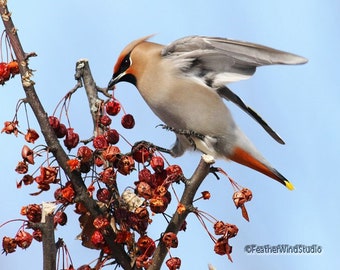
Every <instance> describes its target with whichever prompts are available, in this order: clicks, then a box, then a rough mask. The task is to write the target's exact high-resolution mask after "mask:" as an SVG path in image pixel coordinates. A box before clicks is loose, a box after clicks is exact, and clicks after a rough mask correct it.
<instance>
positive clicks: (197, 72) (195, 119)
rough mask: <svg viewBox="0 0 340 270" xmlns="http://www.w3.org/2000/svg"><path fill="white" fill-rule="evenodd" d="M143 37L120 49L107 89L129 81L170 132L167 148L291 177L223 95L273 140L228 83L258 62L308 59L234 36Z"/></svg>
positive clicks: (245, 76) (268, 129)
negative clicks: (157, 39) (165, 40)
mask: <svg viewBox="0 0 340 270" xmlns="http://www.w3.org/2000/svg"><path fill="white" fill-rule="evenodd" d="M152 36H153V35H149V36H145V37H142V38H139V39H137V40H134V41H132V42H131V43H130V44H128V45H127V46H126V47H125V48H124V49H123V50H122V52H121V53H120V55H119V57H118V59H117V61H116V64H115V65H114V69H113V76H112V78H111V80H110V81H109V83H108V89H112V90H114V89H115V85H116V84H117V83H119V82H123V81H124V82H129V83H131V84H133V85H134V86H135V87H136V88H137V90H138V91H139V93H140V94H141V96H142V97H143V99H144V100H145V102H146V103H147V105H148V106H149V107H150V108H151V110H152V111H153V112H154V113H155V114H156V115H157V116H158V117H159V118H160V120H161V121H162V122H163V123H164V124H162V125H163V128H165V129H168V130H171V131H174V132H175V134H176V141H175V143H174V145H173V146H172V148H171V149H169V153H170V154H171V155H172V156H174V157H178V156H181V155H183V153H184V152H185V151H187V150H199V151H201V152H202V153H204V154H207V155H210V156H212V157H213V158H214V159H225V160H231V161H234V162H236V163H239V164H241V165H244V166H247V167H249V168H251V169H253V170H256V171H258V172H260V173H262V174H264V175H267V176H268V177H270V178H272V179H274V180H276V181H278V182H280V183H281V184H283V185H284V186H286V187H287V188H288V189H289V190H293V189H294V186H293V184H292V183H291V182H290V181H289V180H287V179H286V178H285V177H284V176H283V175H282V174H280V173H279V172H278V171H277V170H276V169H275V168H274V167H273V166H272V165H271V164H270V163H269V162H268V161H267V160H266V159H265V158H264V157H263V155H262V154H261V153H260V152H259V150H257V148H256V147H255V146H254V144H253V143H252V142H251V141H250V140H249V138H248V137H247V136H246V135H245V133H244V132H243V131H242V130H241V129H240V127H239V126H238V125H237V124H236V123H235V120H234V119H233V117H232V115H231V112H230V110H229V109H228V107H227V105H226V102H224V100H226V101H230V102H232V103H234V104H236V105H237V106H238V107H240V108H241V109H242V110H243V111H245V112H246V113H247V114H248V115H249V116H251V117H252V118H253V119H254V120H255V121H256V122H257V123H258V124H260V125H261V126H262V127H263V128H264V130H265V131H266V132H267V133H268V134H269V135H270V136H271V137H272V138H273V139H275V140H276V141H277V142H278V143H280V144H284V141H283V140H282V138H281V137H280V136H279V135H278V134H277V133H276V132H275V131H274V130H273V129H272V128H271V127H270V126H269V125H268V124H267V123H266V122H265V121H264V120H263V119H262V118H261V116H260V115H258V114H257V113H256V112H255V111H254V110H253V109H252V108H250V107H249V106H247V105H246V104H245V103H244V102H243V100H242V99H241V98H240V97H239V96H237V95H236V94H235V93H234V92H233V91H232V90H230V88H228V87H227V84H229V83H231V82H236V81H240V80H245V79H248V78H250V77H251V76H252V75H253V74H254V73H255V71H256V68H257V67H260V66H266V65H275V64H281V65H297V64H304V63H306V62H307V61H308V60H307V59H306V58H304V57H301V56H298V55H296V54H292V53H288V52H284V51H281V50H276V49H273V48H270V47H267V46H263V45H259V44H255V43H250V42H244V41H238V40H234V39H227V38H220V37H208V36H197V35H195V36H187V37H183V38H180V39H178V40H175V41H173V42H171V43H170V44H168V45H162V44H158V43H155V42H151V41H149V39H150V38H151V37H152Z"/></svg>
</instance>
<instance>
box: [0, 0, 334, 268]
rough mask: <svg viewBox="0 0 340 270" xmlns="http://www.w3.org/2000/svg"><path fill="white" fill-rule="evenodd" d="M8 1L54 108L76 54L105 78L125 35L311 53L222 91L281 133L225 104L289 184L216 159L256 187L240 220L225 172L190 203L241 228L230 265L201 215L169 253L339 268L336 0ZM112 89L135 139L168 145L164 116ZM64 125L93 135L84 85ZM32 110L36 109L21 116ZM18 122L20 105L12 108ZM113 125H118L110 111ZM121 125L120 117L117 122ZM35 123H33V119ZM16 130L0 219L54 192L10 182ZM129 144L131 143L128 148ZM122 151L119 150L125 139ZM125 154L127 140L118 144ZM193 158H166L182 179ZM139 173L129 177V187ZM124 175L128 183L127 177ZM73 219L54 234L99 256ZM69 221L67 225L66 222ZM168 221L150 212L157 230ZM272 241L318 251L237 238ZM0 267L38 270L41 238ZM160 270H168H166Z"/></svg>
mask: <svg viewBox="0 0 340 270" xmlns="http://www.w3.org/2000/svg"><path fill="white" fill-rule="evenodd" d="M48 2H49V1H41V0H40V1H39V0H36V1H29V2H25V1H24V2H22V3H19V2H17V1H8V5H9V8H10V10H11V11H12V13H13V20H14V23H15V25H16V27H17V28H18V29H19V36H20V38H21V41H22V45H23V47H24V49H25V50H26V51H27V52H30V51H35V52H36V53H37V54H38V57H36V58H32V59H31V60H30V67H31V68H32V69H35V70H36V72H35V74H34V80H35V82H36V89H37V91H38V93H39V95H40V97H41V101H42V103H43V104H44V106H45V107H46V108H47V110H48V111H49V112H50V113H51V112H52V111H53V109H54V107H55V105H56V102H57V101H58V100H60V99H61V98H62V96H63V95H64V94H65V93H66V92H67V91H68V90H69V89H71V88H72V87H73V85H74V84H75V81H74V79H73V76H74V67H75V62H76V61H77V60H78V59H80V58H87V59H89V61H90V65H91V69H92V73H93V76H94V78H95V80H96V82H97V84H98V85H100V86H106V85H107V83H108V81H109V79H110V78H111V76H112V68H113V65H114V63H115V61H116V58H117V56H118V55H119V53H120V51H121V49H122V48H123V47H124V46H125V45H126V44H127V43H129V42H130V41H131V40H133V39H136V38H139V37H141V36H145V35H148V34H152V33H156V34H157V35H156V36H155V37H153V38H152V40H153V41H155V42H159V43H163V44H167V43H170V42H171V41H173V40H175V39H177V38H180V37H183V36H187V35H193V34H198V35H208V36H220V37H228V38H234V39H239V40H245V41H251V42H255V43H260V44H263V45H267V46H271V47H274V48H277V49H281V50H285V51H289V52H293V53H296V54H300V55H302V56H304V57H306V58H308V59H309V63H308V64H306V65H302V66H272V67H263V68H260V69H258V70H257V72H256V74H255V76H254V77H252V78H251V79H249V80H247V81H243V82H238V83H233V84H231V85H230V87H231V88H232V89H233V90H234V91H235V92H236V93H237V94H238V95H239V96H240V97H242V98H243V100H244V101H245V102H246V103H247V104H248V105H250V106H251V107H252V108H254V109H255V110H256V111H257V112H258V113H260V114H261V115H262V116H263V118H264V119H266V120H267V122H268V123H269V124H271V126H272V127H273V128H274V130H276V131H277V132H278V133H279V134H280V135H281V136H282V137H283V138H284V140H285V141H286V145H284V146H282V145H279V144H277V143H276V142H275V141H274V140H272V139H271V138H270V137H269V136H268V135H267V134H266V133H265V132H264V131H263V130H262V129H261V128H260V127H259V126H258V125H257V124H256V123H255V122H254V121H253V120H252V119H250V118H249V117H248V116H247V115H245V114H244V113H243V112H242V111H240V110H239V109H238V108H235V107H234V106H233V105H232V104H229V105H230V106H229V107H230V108H231V110H232V112H233V115H234V117H235V119H236V120H237V122H238V123H239V125H240V126H241V128H242V129H243V130H244V131H245V132H246V134H247V135H248V136H249V137H250V139H251V140H252V141H253V142H254V144H255V145H256V146H257V147H258V149H260V150H261V151H262V153H263V155H264V156H265V157H266V158H267V159H268V160H269V161H270V162H271V163H272V164H273V165H274V166H275V167H276V169H277V170H279V171H280V172H281V173H282V174H283V175H285V176H286V177H287V178H288V179H290V180H291V182H292V183H293V184H294V185H295V188H296V189H295V190H294V191H292V192H291V191H288V190H286V189H285V188H284V187H282V186H281V185H279V184H277V183H276V182H275V181H272V180H270V179H269V178H267V177H266V176H263V175H261V174H259V173H257V172H254V171H252V170H250V169H248V168H245V167H242V166H240V165H237V164H232V163H226V162H222V161H218V162H217V166H221V167H222V168H224V169H225V170H226V171H227V172H228V173H229V175H230V176H231V177H232V178H234V179H235V180H236V181H237V182H239V183H240V184H241V185H243V186H245V187H248V188H250V189H251V190H252V191H253V195H254V198H253V200H252V201H251V202H250V203H248V205H247V209H248V213H249V215H250V222H249V223H248V222H246V221H244V220H243V219H242V217H241V213H240V211H238V210H236V209H235V207H234V205H233V202H232V200H231V196H232V189H231V187H230V185H229V184H228V182H227V180H226V179H223V178H222V179H221V180H220V181H217V180H216V179H215V178H214V177H213V176H210V177H208V178H207V179H206V180H205V182H204V183H203V185H202V188H201V191H203V190H205V189H208V190H209V191H210V192H211V194H212V196H213V198H212V199H211V200H210V201H204V202H199V203H197V206H198V207H199V208H200V209H202V210H204V211H207V212H209V213H211V214H213V215H214V216H216V217H218V218H219V219H221V220H224V221H226V222H229V223H234V224H237V226H238V227H239V234H238V236H237V237H236V238H234V239H232V240H231V241H230V244H231V245H232V246H233V254H232V257H233V260H234V262H233V263H230V262H229V261H228V259H227V258H226V257H225V256H222V257H221V256H219V255H215V254H214V252H213V243H212V242H211V241H210V239H209V238H208V236H207V235H206V234H205V232H204V230H203V228H202V226H200V224H199V222H198V220H197V219H196V218H195V217H194V216H193V215H192V216H190V217H189V218H188V223H189V225H188V229H187V231H186V232H185V233H181V234H180V235H179V240H180V244H179V248H178V249H177V250H173V251H172V254H173V256H179V257H181V258H182V268H181V269H207V264H208V263H212V264H213V265H215V266H216V268H217V269H245V268H246V267H247V268H249V266H252V268H253V269H260V268H261V269H278V270H283V269H298V268H301V267H302V266H303V267H304V268H306V269H307V268H309V269H317V268H322V269H330V268H331V267H332V268H334V267H339V264H338V262H337V261H338V260H336V258H337V257H338V254H337V248H338V243H337V235H338V228H339V227H340V219H339V217H338V215H339V210H340V209H339V208H340V207H339V202H338V201H337V196H338V194H337V191H338V188H339V181H338V178H339V177H338V171H337V169H336V168H337V167H338V166H339V152H340V144H339V138H340V135H339V131H340V125H339V116H340V109H339V102H340V91H339V82H340V81H339V74H338V66H339V64H338V63H339V61H340V54H339V52H338V48H339V46H340V33H339V23H340V18H339V16H338V15H339V11H340V3H339V1H337V0H328V1H317V0H308V1H307V0H300V1H293V0H286V1H264V0H260V1H214V0H211V1H200V0H196V1H179V0H173V1H171V2H170V1H169V2H165V1H164V2H163V1H109V0H103V1H100V2H97V3H94V2H93V1H84V0H83V1H80V0H75V1H65V0H62V1H52V2H49V3H48ZM1 94H2V98H1V99H0V108H1V114H0V118H1V119H0V121H2V122H4V121H6V120H10V119H12V117H13V114H14V110H15V104H16V101H17V100H18V99H19V98H22V97H24V93H23V91H22V88H21V86H20V80H19V78H15V79H13V80H11V81H9V82H8V83H7V84H6V85H5V86H4V87H2V89H1ZM115 96H116V97H117V98H118V99H119V100H120V101H121V102H122V103H123V105H124V107H125V109H126V110H127V111H128V112H129V113H132V114H133V115H135V118H136V126H135V128H134V129H133V130H132V131H129V132H127V131H123V130H122V132H125V133H124V135H125V136H126V137H127V138H128V139H129V140H130V141H132V142H134V141H137V140H140V139H146V140H150V141H153V142H154V143H156V144H159V145H163V146H165V147H167V146H170V145H171V144H172V143H173V141H174V135H173V134H171V133H166V132H165V131H164V130H162V129H155V128H154V127H155V126H156V125H157V124H159V123H160V121H159V120H158V119H157V118H156V117H155V116H154V115H153V114H152V112H151V111H150V109H149V108H148V107H147V106H146V105H145V103H144V101H143V100H142V98H141V97H140V96H139V94H138V92H137V90H136V89H134V87H133V86H131V85H128V84H125V83H122V84H119V85H118V87H117V90H116V93H115ZM71 105H72V106H71V112H70V115H71V123H72V125H73V126H74V127H75V129H76V130H78V132H79V133H80V134H81V135H82V136H83V137H84V138H86V137H89V136H90V135H91V132H92V127H91V120H90V119H89V118H88V115H89V114H88V111H87V110H88V108H87V101H86V97H85V95H84V93H83V92H82V90H80V91H79V93H77V94H76V95H75V96H74V97H73V98H72V103H71ZM29 114H30V115H31V116H32V115H33V114H32V113H31V112H29ZM19 117H20V119H22V120H21V122H22V127H23V129H25V128H26V125H25V118H24V113H23V111H22V112H21V113H20V114H19ZM114 121H119V119H115V120H114ZM117 123H118V122H117ZM35 125H36V123H35V122H34V121H33V120H32V121H31V126H32V127H34V126H35ZM22 144H24V141H23V139H22V138H20V139H15V138H14V136H13V137H12V136H8V135H4V134H2V135H1V136H0V147H1V149H2V153H3V154H2V155H0V164H1V165H0V174H1V175H2V188H1V190H0V202H1V204H2V205H3V207H2V209H1V211H0V223H1V222H4V221H6V220H8V219H11V218H16V217H19V211H20V208H21V206H22V205H25V204H28V203H34V202H36V203H41V202H42V201H46V200H50V197H49V196H47V195H43V196H39V197H31V196H29V195H28V193H29V192H33V191H34V190H35V189H34V188H33V187H32V188H30V187H28V188H27V187H25V188H23V189H21V190H17V189H16V186H15V181H16V180H19V176H18V175H17V174H16V173H15V172H14V167H15V165H16V162H17V161H18V160H19V159H20V151H21V147H22ZM126 147H127V146H126ZM122 148H123V149H124V146H122ZM126 150H128V148H126ZM199 158H200V155H199V154H197V153H186V154H185V155H184V156H182V157H180V158H178V159H176V160H172V159H169V160H170V161H171V162H172V163H177V164H180V165H182V167H183V170H184V172H185V174H186V176H187V177H189V176H190V175H191V174H192V172H193V171H194V169H195V166H196V165H197V163H198V160H199ZM135 178H136V176H133V175H132V176H131V179H130V180H131V183H133V181H134V180H135ZM124 180H125V179H124ZM68 213H70V221H69V224H70V225H69V226H66V228H60V229H58V230H57V231H56V236H57V237H63V238H64V240H65V241H66V242H67V244H68V248H69V250H70V252H71V255H72V259H73V261H74V263H75V265H76V266H80V264H82V263H86V262H88V261H90V260H92V259H94V258H95V253H94V252H91V251H87V250H85V249H84V248H82V247H81V246H80V243H79V242H78V241H76V240H74V238H75V236H76V235H77V234H78V233H79V229H78V227H77V226H78V225H77V223H76V220H74V221H72V218H71V216H72V215H71V213H72V209H69V211H68ZM72 224H73V225H72ZM162 225H164V222H163V221H162V220H161V218H158V217H155V221H154V224H152V226H151V227H150V228H152V227H153V226H155V229H154V230H152V229H151V230H150V234H151V235H154V236H156V237H157V235H159V233H160V229H159V228H162V227H161V226H162ZM18 227H19V223H15V224H11V225H8V226H6V227H4V228H1V229H0V236H1V237H2V236H3V235H14V234H15V231H16V229H17V228H18ZM248 244H256V245H266V244H268V245H277V244H288V245H295V244H303V245H312V244H317V245H320V246H322V253H321V254H318V255H249V254H247V253H246V252H244V246H245V245H248ZM0 266H1V268H2V269H19V268H23V267H25V268H28V269H41V268H42V267H41V246H40V245H39V244H38V243H36V242H35V243H33V244H32V246H31V247H30V248H29V249H28V250H26V251H22V250H18V251H17V252H16V253H15V254H10V255H8V256H7V257H6V256H4V255H1V256H0ZM164 269H165V268H164Z"/></svg>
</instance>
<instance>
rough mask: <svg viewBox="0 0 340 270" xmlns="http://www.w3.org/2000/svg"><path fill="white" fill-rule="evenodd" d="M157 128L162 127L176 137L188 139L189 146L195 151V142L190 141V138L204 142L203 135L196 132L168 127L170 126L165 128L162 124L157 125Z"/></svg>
mask: <svg viewBox="0 0 340 270" xmlns="http://www.w3.org/2000/svg"><path fill="white" fill-rule="evenodd" d="M159 126H160V127H162V128H163V129H165V130H169V131H172V132H174V133H176V134H178V135H184V136H185V137H186V138H187V139H188V141H189V143H190V145H191V146H192V147H193V148H194V149H195V150H196V144H195V141H194V140H193V139H192V137H195V138H197V139H200V140H204V138H205V135H203V134H201V133H198V132H196V131H193V130H188V129H179V128H174V127H170V126H167V125H164V124H159V125H157V127H159Z"/></svg>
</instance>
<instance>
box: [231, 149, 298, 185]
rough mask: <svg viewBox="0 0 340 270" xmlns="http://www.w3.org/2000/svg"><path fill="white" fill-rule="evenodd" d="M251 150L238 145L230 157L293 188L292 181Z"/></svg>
mask: <svg viewBox="0 0 340 270" xmlns="http://www.w3.org/2000/svg"><path fill="white" fill-rule="evenodd" d="M250 152H251V151H246V150H244V149H242V148H241V147H236V148H235V149H234V151H233V154H232V155H231V156H229V157H228V158H229V159H230V160H232V161H235V162H237V163H240V164H242V165H245V166H247V167H249V168H252V169H254V170H256V171H258V172H261V173H263V174H265V175H267V176H269V177H271V178H273V179H275V180H277V181H278V182H280V183H281V184H283V185H284V186H286V187H287V188H288V189H289V190H293V189H294V186H293V184H292V183H290V182H289V181H288V180H287V179H286V178H285V177H284V176H283V175H282V174H280V173H279V172H278V171H277V170H275V169H274V168H273V167H271V166H270V164H268V162H266V161H265V160H264V159H263V158H262V157H261V158H257V157H256V155H252V154H251V153H250Z"/></svg>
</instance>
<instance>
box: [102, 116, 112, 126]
mask: <svg viewBox="0 0 340 270" xmlns="http://www.w3.org/2000/svg"><path fill="white" fill-rule="evenodd" d="M99 121H100V123H101V124H102V125H103V126H105V127H108V126H109V125H111V122H112V120H111V118H110V117H109V116H108V115H102V116H101V117H100V120H99Z"/></svg>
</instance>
